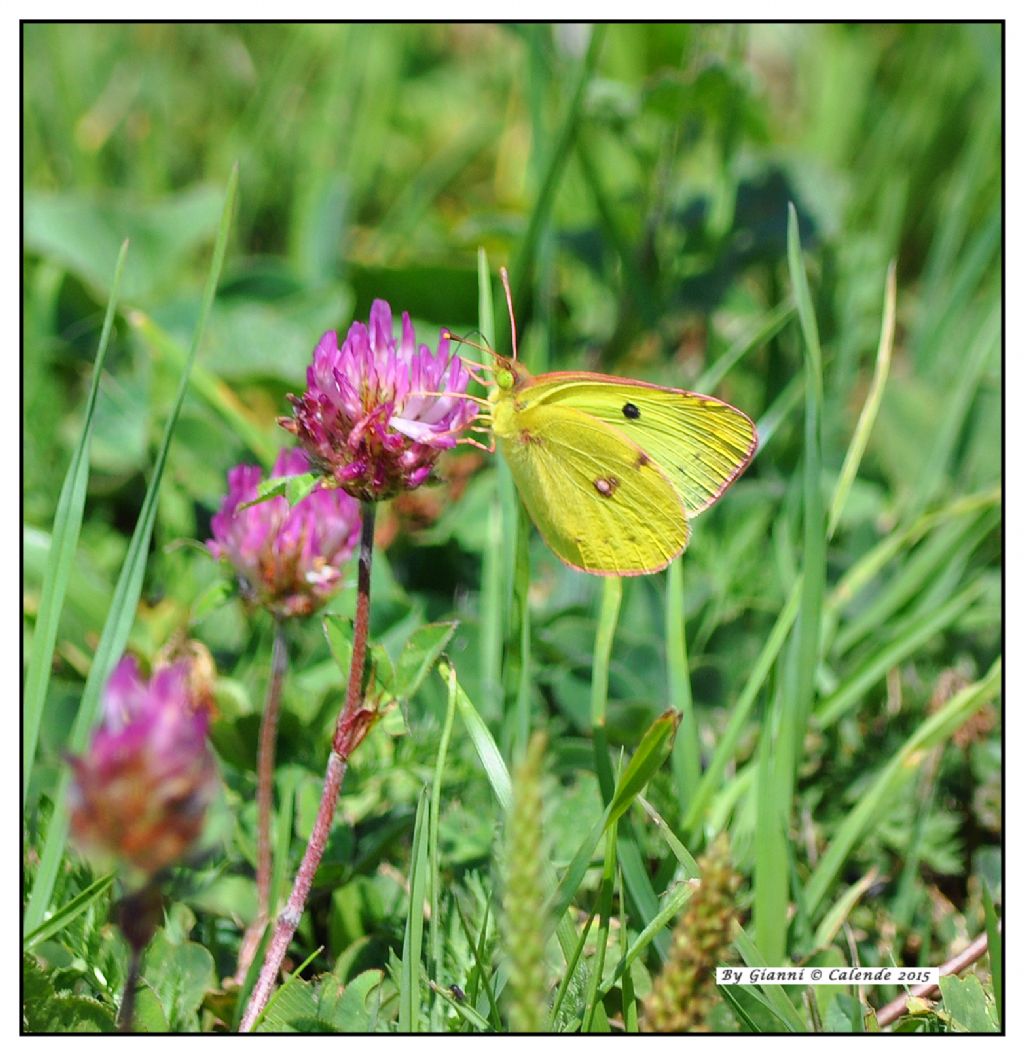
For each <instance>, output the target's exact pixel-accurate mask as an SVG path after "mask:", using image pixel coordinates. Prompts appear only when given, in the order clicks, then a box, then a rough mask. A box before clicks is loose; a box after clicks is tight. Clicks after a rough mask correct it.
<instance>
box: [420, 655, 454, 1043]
mask: <svg viewBox="0 0 1024 1055" xmlns="http://www.w3.org/2000/svg"><path fill="white" fill-rule="evenodd" d="M455 689H456V682H455V671H453V670H449V672H448V707H447V708H446V710H445V714H444V725H443V726H442V728H441V740H440V742H439V743H438V745H437V762H436V764H435V766H434V779H433V781H432V782H431V785H430V832H429V840H430V841H429V844H428V846H427V861H428V864H429V868H430V935H429V940H430V964H431V972H432V974H433V976H434V978H435V979H436V980H440V978H441V973H442V970H443V967H444V952H443V950H442V948H441V853H440V850H439V849H438V846H439V843H440V826H441V782H442V780H443V779H444V767H445V763H446V761H447V759H448V744H449V743H450V742H451V737H452V725H453V724H454V722H455ZM440 1011H441V1007H440V1004H438V1003H437V1001H436V1000H435V1001H434V1005H433V1008H432V1009H431V1015H430V1028H431V1031H432V1032H436V1031H438V1030H439V1029H440V1028H441V1018H440Z"/></svg>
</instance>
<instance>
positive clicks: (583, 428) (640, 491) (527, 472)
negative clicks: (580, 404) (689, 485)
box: [500, 403, 689, 575]
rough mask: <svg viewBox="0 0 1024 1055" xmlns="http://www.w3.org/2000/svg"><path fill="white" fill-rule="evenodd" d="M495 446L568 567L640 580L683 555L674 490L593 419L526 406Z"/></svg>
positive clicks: (684, 531) (628, 443)
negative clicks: (639, 577)
mask: <svg viewBox="0 0 1024 1055" xmlns="http://www.w3.org/2000/svg"><path fill="white" fill-rule="evenodd" d="M500 441H501V447H502V451H503V453H504V454H505V457H506V459H507V461H508V463H509V467H510V468H511V470H512V475H513V477H514V478H515V482H516V486H517V487H518V489H519V493H520V495H521V496H522V499H523V503H524V504H525V506H526V509H527V511H528V512H529V514H530V516H531V517H532V519H533V522H534V523H535V524H536V525H537V528H538V530H539V531H540V533H541V535H542V536H543V537H544V540H545V542H547V544H548V545H549V546H550V547H551V549H553V550H554V551H555V553H556V554H557V555H558V556H559V557H560V558H561V559H562V560H563V561H565V563H566V564H569V565H571V566H572V567H574V568H579V569H580V570H582V571H587V572H592V573H594V574H598V575H644V574H648V573H650V572H653V571H658V570H659V569H660V568H663V567H665V565H667V564H668V563H669V562H670V561H671V560H672V559H673V558H674V557H676V556H678V555H679V554H680V553H681V552H682V551H683V549H685V547H686V542H687V539H688V537H689V528H688V526H687V523H686V513H685V510H684V508H683V503H682V501H681V500H680V496H679V494H678V492H677V490H676V489H675V488H674V487H673V485H672V483H670V481H669V480H668V478H667V476H666V474H665V473H664V472H663V471H662V470H661V469H660V468H659V467H658V466H657V465H656V464H655V462H654V460H653V459H652V458H651V457H650V456H649V455H648V454H646V453H645V451H644V450H642V449H641V447H640V446H639V445H637V444H636V443H634V442H633V441H632V440H631V439H630V438H628V437H627V436H624V435H623V434H622V433H621V432H619V431H617V430H616V429H614V428H611V427H609V426H608V425H606V424H605V423H604V422H603V421H602V420H599V419H598V417H597V416H596V415H589V414H587V413H583V412H582V411H579V410H576V409H575V408H574V407H566V406H562V405H559V406H546V405H544V404H543V403H540V404H536V405H534V404H531V405H529V406H525V407H523V408H522V409H521V410H519V411H518V412H517V413H516V415H515V428H514V429H513V430H510V431H509V432H508V433H506V434H504V435H502V436H500Z"/></svg>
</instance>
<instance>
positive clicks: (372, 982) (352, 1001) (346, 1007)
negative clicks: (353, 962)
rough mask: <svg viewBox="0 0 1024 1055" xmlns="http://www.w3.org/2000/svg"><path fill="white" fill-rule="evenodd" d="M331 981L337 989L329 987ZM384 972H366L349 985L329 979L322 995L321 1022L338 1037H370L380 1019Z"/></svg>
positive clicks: (323, 987)
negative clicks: (368, 1034)
mask: <svg viewBox="0 0 1024 1055" xmlns="http://www.w3.org/2000/svg"><path fill="white" fill-rule="evenodd" d="M328 981H331V982H333V983H334V986H335V987H336V988H330V987H328V986H327V983H328ZM383 981H384V972H383V971H379V970H373V971H363V973H362V974H358V975H356V977H355V978H353V979H352V980H351V981H350V982H349V983H348V984H347V985H345V986H339V983H338V982H337V979H334V978H332V977H331V976H327V977H326V978H325V979H324V982H323V985H322V987H321V991H320V994H319V996H320V1004H319V1007H318V1009H317V1015H318V1018H319V1020H320V1021H321V1022H322V1023H323V1024H324V1025H325V1026H330V1027H331V1028H332V1029H336V1030H337V1031H338V1032H339V1033H370V1032H372V1031H373V1029H374V1027H375V1025H376V1023H377V1017H378V1011H379V1007H380V998H381V984H382V982H383Z"/></svg>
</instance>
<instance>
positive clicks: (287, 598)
mask: <svg viewBox="0 0 1024 1055" xmlns="http://www.w3.org/2000/svg"><path fill="white" fill-rule="evenodd" d="M307 472H309V461H308V459H307V458H306V455H305V454H304V453H303V452H302V451H301V450H284V451H281V453H280V455H279V456H278V459H277V461H276V462H275V463H274V468H273V470H272V471H271V474H270V475H271V477H281V476H297V475H301V474H302V473H307ZM262 478H263V473H262V470H261V469H260V468H259V467H258V466H256V465H236V466H235V467H234V468H233V469H231V470H230V471H229V472H228V493H227V496H226V497H225V499H224V503H223V505H222V506H221V508H220V511H219V512H218V513H217V514H216V515H215V516H214V517H213V520H212V521H211V524H210V527H211V529H212V531H213V538H212V539H210V541H209V542H207V543H206V545H207V547H208V548H209V550H210V552H211V553H212V554H213V555H214V556H215V557H226V558H227V559H228V560H229V561H231V563H232V564H233V565H234V568H235V572H236V573H237V575H238V579H239V583H240V585H241V589H242V594H243V596H244V597H245V598H246V600H247V601H248V602H249V603H251V604H258V605H263V606H265V607H266V608H268V609H269V610H270V611H272V612H274V614H276V615H278V616H280V617H283V618H287V617H289V616H294V615H309V614H310V613H311V612H314V611H316V609H317V608H319V607H320V606H321V605H322V604H324V603H325V602H326V601H327V599H328V598H329V597H330V596H331V594H332V593H334V592H335V590H337V588H338V586H339V585H340V584H341V568H342V566H343V565H344V564H345V562H346V561H347V560H348V558H349V557H350V556H351V555H352V551H353V549H354V548H355V546H356V543H357V542H358V541H359V503H358V502H356V501H355V500H354V499H352V498H350V497H349V496H348V495H347V494H344V493H343V492H341V491H337V490H328V489H325V488H324V487H323V486H321V485H317V488H316V490H314V491H312V492H311V493H310V494H308V495H306V496H305V498H302V499H301V500H300V501H299V502H297V503H296V504H295V505H294V506H289V504H288V499H287V498H285V497H284V496H281V495H279V496H277V497H275V498H268V499H267V500H266V501H265V502H259V503H257V504H256V505H253V506H249V507H248V508H247V509H239V508H238V507H239V506H241V505H245V503H247V502H252V501H253V500H254V499H255V498H256V497H257V491H258V488H259V484H260V481H261V480H262Z"/></svg>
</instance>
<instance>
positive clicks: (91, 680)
mask: <svg viewBox="0 0 1024 1055" xmlns="http://www.w3.org/2000/svg"><path fill="white" fill-rule="evenodd" d="M237 190H238V168H237V166H236V167H235V168H234V170H233V171H232V173H231V177H230V179H229V180H228V186H227V192H226V194H225V197H224V209H223V212H222V214H221V220H220V228H219V230H218V232H217V241H216V244H215V246H214V251H213V261H212V263H211V265H210V272H209V274H208V276H207V280H206V287H205V289H204V290H203V299H202V306H201V308H200V312H199V319H198V320H197V322H196V329H195V333H194V334H193V337H192V346H191V348H190V349H189V357H188V362H187V363H186V364H185V369H184V370H183V372H182V376H181V383H180V385H179V386H178V392H177V395H176V397H175V400H174V404H173V405H172V407H171V410H170V413H169V415H168V418H167V424H166V426H165V428H164V435H163V440H162V442H161V444H160V449H159V451H158V452H157V457H156V461H155V462H154V465H153V475H152V477H151V479H150V481H149V487H148V488H147V490H146V495H145V498H144V499H143V502H142V508H141V509H140V511H139V518H138V520H137V522H136V524H135V531H134V532H133V534H132V538H131V542H130V543H129V544H128V552H127V554H126V555H125V559H124V564H123V565H122V566H121V573H120V575H119V576H118V580H117V585H116V586H115V587H114V594H113V597H112V598H111V602H110V610H109V612H108V614H107V619H106V623H105V624H104V627H103V633H102V634H101V636H100V641H99V644H98V645H97V647H96V653H95V656H94V657H93V662H92V667H91V668H90V670H89V677H88V678H87V679H86V683H85V689H84V690H83V692H82V701H81V703H80V704H79V708H78V714H77V716H76V717H75V723H74V725H73V727H72V729H71V735H70V737H69V740H68V745H67V746H68V750H69V751H71V752H78V751H81V750H83V748H84V747H85V744H86V741H87V738H88V736H89V733H90V732H91V730H92V727H93V725H94V724H95V721H96V717H97V715H98V713H99V709H100V693H101V692H102V689H103V686H104V685H105V684H106V681H107V678H108V677H109V676H110V672H111V671H112V670H113V669H114V665H115V664H116V663H117V660H118V659H119V657H120V656H121V653H122V652H123V651H124V647H125V644H126V643H127V641H128V634H129V631H130V630H131V627H132V623H133V622H134V619H135V609H136V607H137V605H138V602H139V596H140V594H141V592H142V580H143V575H144V574H145V570H146V557H147V554H148V552H149V541H150V538H151V536H152V534H153V525H154V523H155V521H156V510H157V502H158V499H159V494H160V481H161V479H162V478H163V472H164V468H165V466H166V464H167V455H168V452H169V451H170V447H171V440H172V438H173V436H174V427H175V425H176V424H177V421H178V415H179V413H180V412H181V406H182V404H183V403H184V401H185V394H186V392H187V391H188V384H189V373H190V371H191V367H192V363H193V361H194V360H195V356H196V352H197V351H198V349H199V345H200V344H201V342H202V339H203V333H204V332H205V330H206V322H207V319H208V318H209V315H210V308H211V306H212V305H213V297H214V294H215V293H216V290H217V283H218V281H219V279H220V273H221V268H222V267H223V265H224V255H225V253H226V252H227V243H228V234H229V231H230V229H231V218H232V215H233V213H234V206H235V196H236V193H237ZM70 782H71V776H70V773H69V772H68V771H67V770H65V771H64V773H63V774H62V775H61V778H60V780H59V781H58V784H57V790H56V792H55V797H54V810H53V817H52V818H51V820H50V824H49V827H48V829H47V832H46V843H45V845H44V846H43V849H42V853H41V856H40V862H39V869H38V871H37V873H36V880H35V884H34V886H33V887H32V894H31V896H30V898H29V903H28V907H27V908H26V910H25V921H24V925H25V929H26V930H32V929H34V928H35V927H37V926H39V924H40V923H41V922H42V921H43V918H44V915H45V913H46V911H47V909H48V908H49V906H50V895H51V893H52V892H53V884H54V881H55V880H56V878H57V870H58V868H59V867H60V861H61V857H62V856H63V853H64V845H65V842H66V840H67V834H68V825H69V816H68V807H67V793H68V786H69V785H70Z"/></svg>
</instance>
